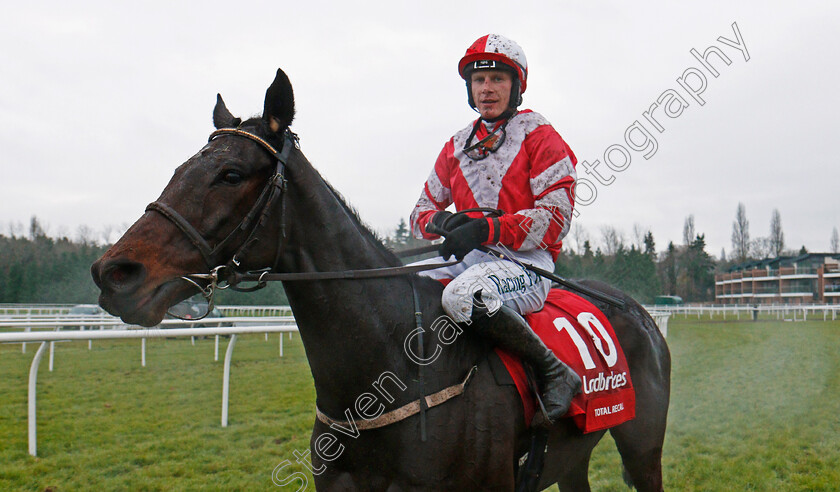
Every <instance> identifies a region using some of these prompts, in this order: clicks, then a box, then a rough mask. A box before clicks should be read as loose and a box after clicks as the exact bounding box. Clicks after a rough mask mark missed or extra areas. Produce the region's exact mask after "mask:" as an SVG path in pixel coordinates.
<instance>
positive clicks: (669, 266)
mask: <svg viewBox="0 0 840 492" xmlns="http://www.w3.org/2000/svg"><path fill="white" fill-rule="evenodd" d="M659 265H660V270H659V276H660V279H661V283H662V289H663V290H662V292H663V293H664V294H667V295H671V296H672V295H676V294H677V247H676V246H674V242H673V241H670V242H668V249H667V250H665V254H664V256H663V258H662V261H661V262H660V264H659Z"/></svg>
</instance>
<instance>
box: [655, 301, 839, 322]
mask: <svg viewBox="0 0 840 492" xmlns="http://www.w3.org/2000/svg"><path fill="white" fill-rule="evenodd" d="M645 309H647V310H648V312H653V311H655V312H669V313H671V314H672V315H675V316H676V315H682V316H683V318H689V317H694V318H697V319H703V318H704V317H707V318H709V319H713V318H715V317H716V316H719V317H721V318H723V319H724V320H727V319H734V320H741V319H745V320H751V319H753V316H754V315H755V316H765V317H767V316H770V317H773V318H776V319H778V320H785V321H808V320H809V319H811V320H814V319H822V320H823V321H828V320H831V321H835V320H837V319H838V317H840V304H758V305H728V304H720V305H699V304H697V305H695V304H682V305H678V306H671V305H656V306H645Z"/></svg>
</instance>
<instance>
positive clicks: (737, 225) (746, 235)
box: [732, 202, 750, 263]
mask: <svg viewBox="0 0 840 492" xmlns="http://www.w3.org/2000/svg"><path fill="white" fill-rule="evenodd" d="M732 255H733V256H734V259H735V260H736V261H738V262H741V263H743V262H745V261H747V258H749V256H750V221H749V220H747V211H746V207H744V204H743V203H740V202H739V203H738V210H737V211H736V212H735V221H734V222H732Z"/></svg>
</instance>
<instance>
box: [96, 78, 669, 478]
mask: <svg viewBox="0 0 840 492" xmlns="http://www.w3.org/2000/svg"><path fill="white" fill-rule="evenodd" d="M294 112H295V108H294V94H293V90H292V85H291V83H290V81H289V79H288V77H287V76H286V74H285V73H284V72H283V71H282V70H281V69H278V70H277V74H276V77H275V79H274V81H273V82H272V84H271V85H270V87H269V88H268V90H267V91H266V96H265V101H264V108H263V114H262V116H256V117H253V118H251V119H248V120H246V121H242V120H241V119H240V118H235V117H234V116H233V115H232V114H231V113H230V111H229V110H228V109H227V107H226V106H225V104H224V101H223V100H222V98H221V95H217V100H216V106H215V108H214V111H213V123H214V126H215V127H216V128H217V130H216V131H215V132H214V133H213V135H212V136H211V140H210V141H209V142H208V143H207V144H206V145H205V146H204V147H203V148H202V149H200V150H199V151H198V153H196V154H195V155H194V156H192V157H191V158H190V159H188V160H187V161H186V162H185V163H183V164H182V165H180V166H179V167H178V168H177V169H176V171H175V173H174V175H173V177H172V179H171V180H170V182H169V184H168V185H167V186H166V187H165V189H164V190H163V192H162V193H161V195H160V197H159V198H158V199H157V200H156V201H155V202H153V203H152V204H151V205H149V207H148V208H147V209H146V211H145V213H144V214H143V215H142V216H141V217H140V218H139V219H138V220H137V222H135V223H134V224H133V225H132V226H131V227H130V228H129V229H128V230H127V231H126V232H125V234H124V235H123V236H122V237H121V238H120V239H119V240H118V241H117V242H116V243H115V244H114V245H113V246H111V247H110V249H108V250H107V251H106V252H105V253H104V254H103V256H102V257H101V258H99V259H98V260H97V261H96V262H95V263H94V264H93V265H92V267H91V273H92V276H93V279H94V282H95V283H96V285H97V286H98V287H99V288H100V296H99V303H100V305H101V306H102V307H103V308H104V309H106V310H107V311H108V312H109V313H112V314H114V315H116V316H119V317H121V318H122V319H123V320H124V321H125V322H126V323H130V324H136V325H142V326H148V327H150V326H155V325H157V324H158V323H159V322H160V321H161V319H162V318H163V317H164V314H165V313H166V311H167V309H168V308H169V307H170V306H172V305H174V304H176V303H177V302H179V301H181V300H183V299H186V298H188V297H190V296H192V295H194V294H195V289H196V286H198V287H199V288H201V289H203V290H206V289H208V288H210V287H217V281H218V282H219V284H221V283H223V282H222V281H221V280H219V279H218V278H217V276H219V272H220V270H222V271H223V270H227V271H229V272H230V271H236V272H248V271H260V272H261V273H260V274H259V275H260V277H262V276H263V275H264V274H266V272H268V271H269V270H268V269H269V268H270V271H271V272H282V273H280V275H287V277H284V278H286V280H284V282H283V287H284V289H285V291H286V294H287V296H288V301H289V304H290V306H291V308H292V311H293V313H294V316H295V319H296V321H297V325H298V328H299V331H300V336H301V339H302V342H303V345H304V349H305V352H306V356H307V358H308V361H309V366H310V369H311V372H312V377H313V380H314V386H315V390H316V395H317V398H316V406H317V411H318V412H317V416H316V419H315V421H314V425H313V431H312V437H311V439H310V453H306V455H305V462H306V465H307V466H308V467H309V468H310V470H312V473H313V477H314V480H315V485H316V488H317V489H318V490H367V491H385V490H388V491H391V490H513V489H514V487H515V485H516V480H517V477H516V475H517V468H518V461H519V459H520V457H521V456H522V455H523V454H524V453H525V452H526V451H527V450H528V447H529V442H530V441H529V436H530V435H531V430H530V429H529V426H528V425H527V424H526V422H525V419H524V414H523V405H522V402H521V400H520V396H519V395H518V393H517V390H516V389H515V387H513V386H510V385H500V384H498V383H497V381H496V377H495V376H494V372H493V370H489V369H488V366H489V364H490V363H489V360H490V358H491V357H490V355H489V354H491V353H492V347H489V346H488V345H487V343H486V342H484V341H482V340H481V339H479V338H478V337H476V336H473V335H471V334H470V333H469V331H468V330H467V331H464V332H463V333H461V332H460V331H459V330H457V329H455V330H448V331H446V330H443V329H439V330H437V331H434V326H431V327H430V326H429V324H430V323H429V322H430V320H437V319H440V317H441V316H443V314H444V313H443V310H442V308H441V302H440V299H441V293H442V289H443V287H442V285H441V284H440V283H439V282H437V281H434V280H431V279H429V278H426V277H422V276H420V275H417V274H416V273H399V272H397V273H394V274H385V275H372V276H369V277H366V276H364V275H346V276H344V277H342V276H341V273H340V272H348V271H352V272H365V271H376V270H384V271H389V270H390V271H394V270H397V271H398V270H399V269H400V268H401V267H400V265H401V261H400V259H399V258H398V257H397V256H396V255H395V254H394V253H393V252H392V251H391V250H390V249H388V248H387V247H385V246H384V245H383V243H382V242H381V241H380V240H379V239H378V237H377V236H376V234H375V233H373V232H372V231H371V230H370V229H369V228H368V227H367V226H365V225H364V224H363V223H362V221H361V220H360V219H359V218H358V215H357V213H356V212H355V210H354V209H353V208H351V207H350V206H349V205H348V204H347V203H346V201H345V200H344V199H343V198H342V197H341V196H340V195H339V194H338V193H337V192H336V190H334V189H333V188H332V187H331V186H330V185H329V184H328V183H327V182H326V181H325V180H324V179H323V178H322V176H321V175H320V174H319V173H318V171H316V169H315V168H314V167H313V166H312V165H311V164H310V163H309V162H308V160H307V159H306V157H305V156H304V154H303V153H302V151H301V150H300V148H299V145H298V144H297V140H296V138H295V137H294V134H292V133H291V131H290V129H289V126H290V124H291V122H292V119H293V117H294ZM219 265H224V266H223V267H220V266H219ZM403 268H404V267H403ZM318 272H320V273H322V274H323V273H324V272H339V273H337V274H332V275H330V274H323V275H321V276H320V277H319V273H318ZM294 275H297V277H294ZM351 277H352V278H351ZM581 282H582V283H583V284H585V285H586V286H587V287H588V288H590V289H595V290H597V291H600V292H604V293H607V294H609V295H611V296H613V297H617V298H620V299H622V300H623V301H624V303H625V307H624V309H619V308H616V307H614V306H610V305H608V304H605V303H604V302H601V301H599V300H598V299H594V298H588V297H587V296H585V295H584V296H583V297H584V298H587V299H589V300H590V301H591V302H592V303H593V304H595V305H596V306H597V307H598V308H599V309H601V310H602V311H603V312H604V314H605V315H606V316H607V317H608V319H609V321H610V322H611V323H612V326H613V329H614V331H615V333H616V336H617V339H618V341H619V343H620V345H621V346H622V347H623V350H624V353H625V355H626V359H627V362H628V365H629V368H630V374H631V378H632V381H633V384H634V387H635V391H636V417H635V419H633V420H630V421H627V422H625V423H623V424H620V425H618V426H616V427H613V428H612V429H610V430H609V431H610V433H611V434H612V436H613V438H614V440H615V443H616V445H617V448H618V451H619V453H620V455H621V458H622V463H623V468H624V470H623V476H624V479H625V481H626V482H627V483H628V485H632V486H635V487H636V488H637V489H638V490H642V491H659V490H662V472H661V457H662V446H663V441H664V436H665V427H666V418H667V411H668V400H669V392H670V354H669V351H668V347H667V345H666V343H665V340H664V338H663V337H662V335H661V333H660V331H659V329H658V328H657V326H656V324H655V323H654V321H653V320H652V318H651V317H650V315H649V314H648V313H647V312H646V311H645V310H644V308H643V307H642V306H641V305H640V304H638V303H637V302H636V301H634V300H633V299H632V298H631V297H630V296H628V295H626V294H624V293H622V292H620V291H618V290H617V289H614V288H611V287H610V286H607V285H605V284H603V283H599V282H594V281H585V280H583V281H581ZM415 312H417V313H418V314H419V315H421V316H422V319H423V320H424V321H422V322H421V323H418V315H416V314H415ZM444 332H446V335H444ZM423 334H425V337H423V336H422V335H423ZM412 354H413V355H412ZM424 354H425V355H424ZM435 354H437V355H436V357H435V358H434V361H433V362H428V361H429V360H431V358H432V356H433V355H435ZM421 355H422V359H418V358H417V357H419V356H421ZM427 362H428V363H427ZM474 366H475V367H477V370H474V371H473V370H471V368H472V367H474ZM467 374H470V375H472V378H471V379H470V380H469V383H468V384H466V385H465V384H461V385H460V386H458V383H466V381H465V379H464V376H465V375H467ZM454 386H457V387H460V388H461V389H462V390H463V391H462V393H461V394H460V395H459V396H455V397H454V398H451V399H449V400H448V401H446V402H445V403H442V404H440V405H437V406H433V407H431V406H430V405H425V406H424V405H422V404H421V405H419V406H420V407H421V411H420V412H419V414H414V415H411V416H409V417H407V418H404V419H402V420H399V421H396V422H393V423H390V425H385V426H382V427H378V428H375V429H365V428H364V426H363V424H364V423H365V421H366V419H367V418H373V417H374V416H375V415H377V414H380V415H381V414H382V412H383V411H384V408H386V407H387V408H389V409H390V408H397V407H399V406H401V405H404V404H407V403H410V402H417V401H418V400H420V399H424V397H425V396H427V395H429V394H430V393H434V392H439V391H442V389H445V388H451V387H454ZM427 400H428V399H424V400H423V401H424V402H425V401H427ZM321 415H324V416H329V417H331V418H339V419H341V420H340V421H332V420H329V419H322V418H320V416H321ZM360 416H361V417H363V418H360ZM345 417H346V418H345ZM328 423H329V424H328ZM605 433H606V431H605V430H602V431H597V432H592V433H587V434H584V433H582V432H581V431H580V430H579V429H578V428H577V427H576V426H575V425H574V424H573V423H572V422H571V419H561V420H560V421H558V422H556V423H554V424H552V425H551V426H550V428H549V430H548V438H547V439H548V440H547V451H546V454H545V456H544V465H543V467H542V473H541V475H540V478H539V488H540V489H542V488H546V487H549V486H551V485H552V484H555V483H556V484H558V486H559V487H560V489H561V490H564V491H565V490H573V491H585V490H589V481H588V467H589V459H590V455H591V452H592V450H593V448H594V447H595V445H596V444H597V443H598V442H599V441H600V439H601V438H602V437H603V436H604V434H605ZM424 438H425V439H424ZM306 460H311V461H306Z"/></svg>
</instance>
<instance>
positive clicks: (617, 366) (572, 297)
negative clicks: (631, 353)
mask: <svg viewBox="0 0 840 492" xmlns="http://www.w3.org/2000/svg"><path fill="white" fill-rule="evenodd" d="M525 318H526V319H527V320H528V323H529V324H530V325H531V328H532V329H533V330H534V331H535V332H536V333H537V335H539V337H540V338H541V339H542V341H543V342H544V343H545V344H546V345H547V346H548V347H549V348H550V349H552V350H553V351H554V353H555V354H556V355H557V357H558V358H559V359H560V360H562V361H563V362H565V363H566V364H568V365H569V367H571V368H572V370H574V371H575V372H576V373H577V374H578V375H579V376H580V377H581V379H582V380H583V391H582V392H581V393H579V394H578V395H576V396H575V397H574V399H572V405H571V407H570V409H569V413H568V414H567V415H566V416H567V417H572V418H573V419H574V422H575V424H576V425H577V426H578V427H579V428H580V429H581V430H582V431H583V432H584V433H587V432H594V431H598V430H602V429H607V428H609V427H613V426H616V425H618V424H621V423H622V422H626V421H628V420H631V419H633V418H634V417H635V416H636V393H635V391H634V390H633V382H632V381H631V380H630V369H629V368H628V366H627V361H626V360H625V358H624V351H622V349H621V346H620V345H619V344H618V340H617V339H616V336H615V332H614V331H613V328H612V325H611V324H610V322H609V321H608V320H607V318H606V316H604V314H603V313H602V312H601V311H599V310H598V308H596V307H595V306H594V305H593V304H592V303H590V302H589V301H587V300H585V299H583V298H582V297H580V296H578V295H577V294H574V293H572V292H569V291H565V290H560V289H552V290H551V292H549V294H548V297H547V299H546V301H545V307H544V308H543V309H542V310H541V311H538V312H535V313H531V314H529V315H527V316H526V317H525ZM496 353H498V354H499V358H501V359H502V362H504V364H505V367H506V368H507V370H508V372H509V373H510V375H511V377H513V381H514V383H515V384H516V387H517V389H518V390H519V394H520V396H521V397H522V404H523V406H524V409H525V421H526V422H530V421H531V418H532V417H533V415H534V410H535V405H534V396H533V395H532V394H531V392H530V390H529V389H528V385H527V382H526V378H525V371H524V369H523V367H522V363H521V362H520V361H519V359H518V358H516V357H514V356H512V355H510V354H508V353H506V352H504V351H503V350H501V349H496Z"/></svg>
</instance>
